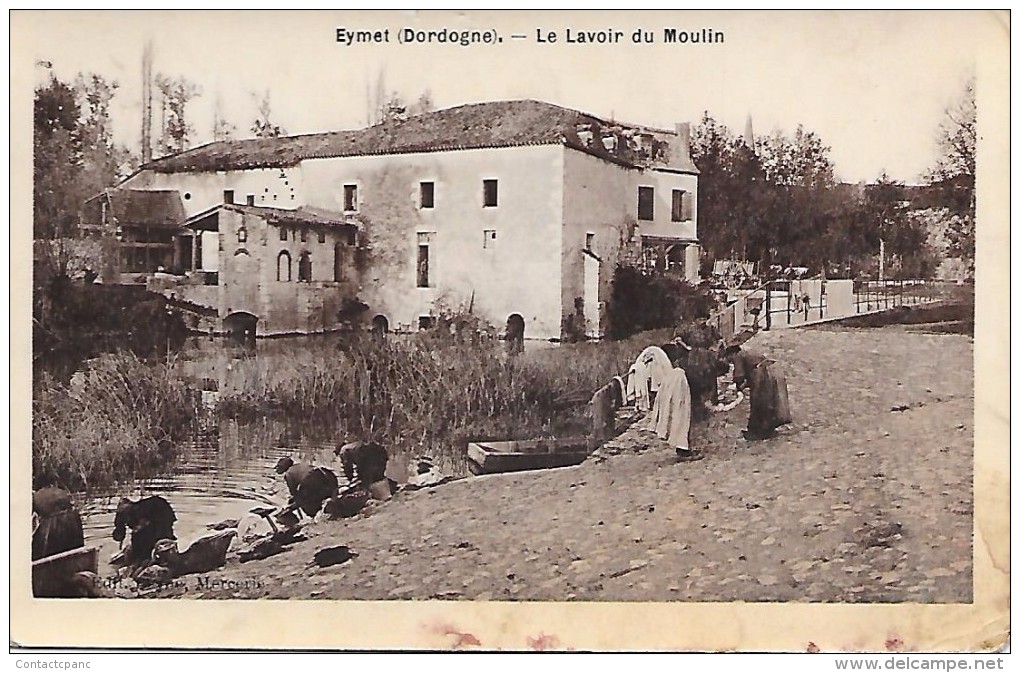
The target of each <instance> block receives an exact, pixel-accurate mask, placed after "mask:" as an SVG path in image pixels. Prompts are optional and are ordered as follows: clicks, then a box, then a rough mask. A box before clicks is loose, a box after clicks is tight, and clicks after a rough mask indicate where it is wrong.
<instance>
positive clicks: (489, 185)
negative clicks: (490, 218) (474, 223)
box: [482, 180, 499, 208]
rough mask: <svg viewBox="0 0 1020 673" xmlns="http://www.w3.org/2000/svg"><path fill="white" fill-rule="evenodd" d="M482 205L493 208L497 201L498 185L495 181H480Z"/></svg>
mask: <svg viewBox="0 0 1020 673" xmlns="http://www.w3.org/2000/svg"><path fill="white" fill-rule="evenodd" d="M482 199H483V200H482V205H483V206H484V207H486V208H495V207H496V203H497V201H498V200H499V183H498V182H497V181H496V180H482Z"/></svg>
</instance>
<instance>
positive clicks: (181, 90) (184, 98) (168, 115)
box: [156, 74, 202, 154]
mask: <svg viewBox="0 0 1020 673" xmlns="http://www.w3.org/2000/svg"><path fill="white" fill-rule="evenodd" d="M156 88H157V89H158V90H159V94H160V110H161V118H160V121H161V127H162V133H161V134H160V138H159V142H158V147H159V150H160V152H161V153H162V154H173V153H175V152H183V151H184V150H186V149H188V147H189V146H190V141H191V136H192V134H193V133H194V132H195V129H194V127H193V126H192V125H191V124H190V123H188V118H187V114H186V110H187V106H188V103H189V102H190V101H192V100H193V99H195V98H197V97H198V96H200V95H202V89H201V88H200V87H199V86H198V85H197V84H195V83H193V82H191V81H189V80H187V79H186V78H184V77H169V76H167V75H162V74H160V75H157V76H156Z"/></svg>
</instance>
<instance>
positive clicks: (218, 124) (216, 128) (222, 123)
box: [212, 96, 237, 142]
mask: <svg viewBox="0 0 1020 673" xmlns="http://www.w3.org/2000/svg"><path fill="white" fill-rule="evenodd" d="M236 132H237V126H235V125H234V124H231V123H230V122H229V121H227V120H226V118H224V116H223V106H222V105H221V104H220V97H219V96H216V106H215V107H214V108H213V131H212V133H213V140H214V141H216V142H219V141H221V140H232V139H233V137H234V134H235V133H236Z"/></svg>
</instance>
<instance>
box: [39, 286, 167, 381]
mask: <svg viewBox="0 0 1020 673" xmlns="http://www.w3.org/2000/svg"><path fill="white" fill-rule="evenodd" d="M42 271H44V269H42V268H41V267H37V269H36V272H37V273H40V274H41V272H42ZM35 282H36V285H35V287H34V289H33V293H32V299H33V311H32V341H33V342H32V351H33V352H32V357H33V363H34V364H35V365H36V370H37V371H38V370H39V369H46V370H47V371H48V373H50V374H55V375H57V377H58V378H60V379H62V380H66V379H68V378H69V377H70V375H71V373H72V372H74V370H75V369H77V367H78V365H79V364H80V363H81V362H83V361H84V360H86V359H88V358H90V357H95V356H96V355H98V354H99V353H104V352H107V353H109V352H114V351H116V350H119V349H125V350H129V351H131V352H132V353H134V354H135V355H137V356H139V357H142V358H151V357H159V356H165V354H166V352H167V349H168V348H170V349H171V350H177V349H178V348H180V346H181V345H182V344H183V343H184V340H185V339H186V337H187V328H186V326H185V324H184V321H183V319H182V318H181V316H180V315H179V314H178V313H177V312H175V311H169V310H168V307H167V300H166V298H165V297H163V296H162V295H158V294H154V293H152V292H146V291H145V289H144V288H140V287H131V286H123V285H94V284H91V283H79V282H73V281H71V280H70V279H69V278H68V277H67V276H65V275H60V274H56V275H45V274H41V275H39V276H37V277H36V278H35Z"/></svg>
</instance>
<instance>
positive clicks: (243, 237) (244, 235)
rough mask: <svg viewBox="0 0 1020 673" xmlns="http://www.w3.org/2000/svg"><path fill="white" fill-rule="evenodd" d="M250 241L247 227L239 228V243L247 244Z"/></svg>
mask: <svg viewBox="0 0 1020 673" xmlns="http://www.w3.org/2000/svg"><path fill="white" fill-rule="evenodd" d="M247 241H248V230H247V229H246V228H245V227H238V228H237V242H238V243H246V242H247Z"/></svg>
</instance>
